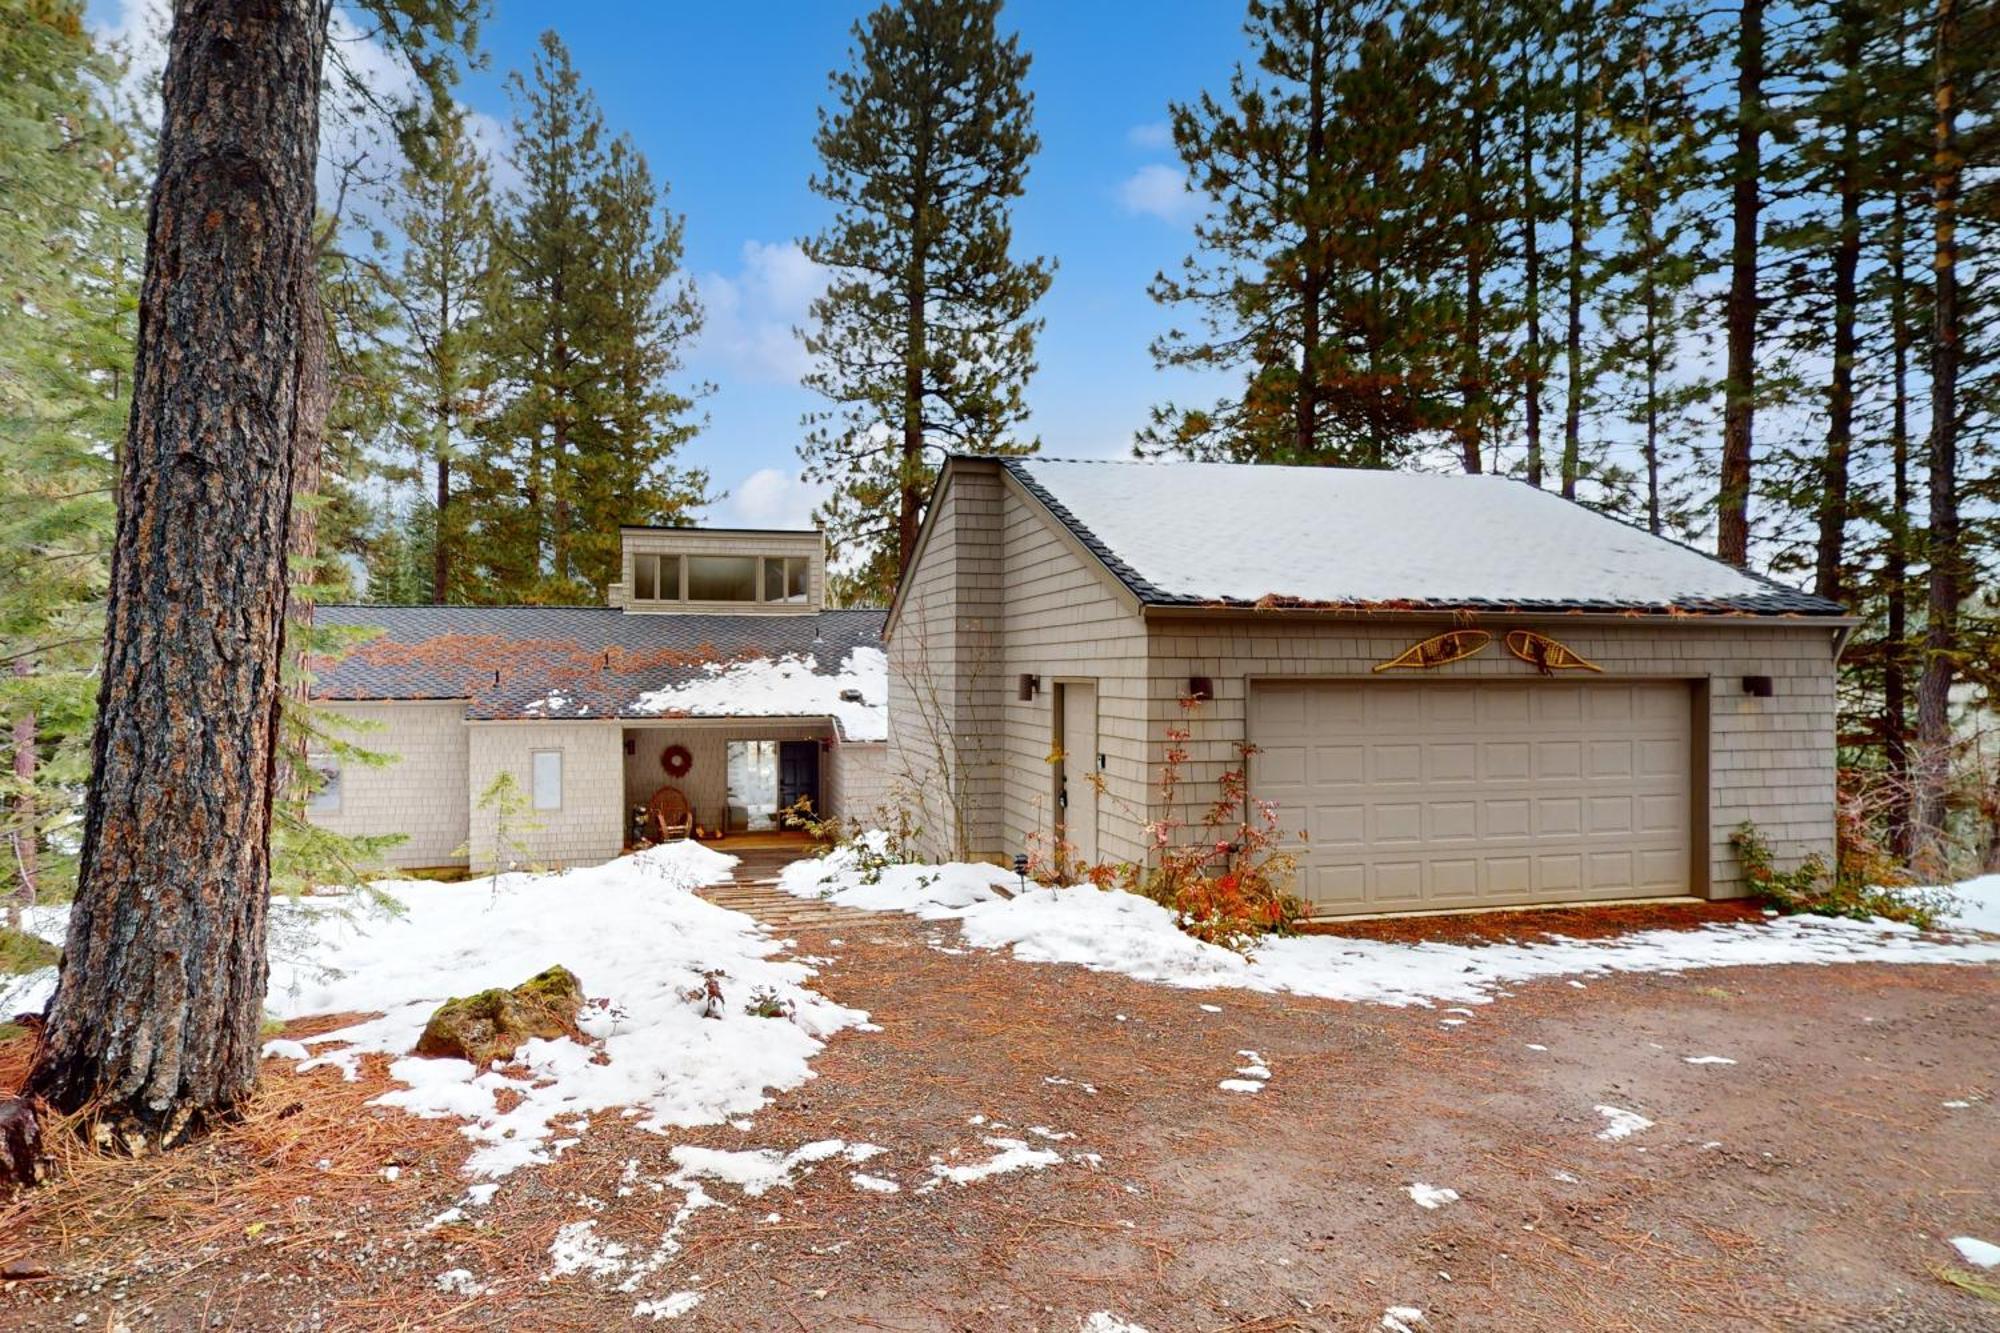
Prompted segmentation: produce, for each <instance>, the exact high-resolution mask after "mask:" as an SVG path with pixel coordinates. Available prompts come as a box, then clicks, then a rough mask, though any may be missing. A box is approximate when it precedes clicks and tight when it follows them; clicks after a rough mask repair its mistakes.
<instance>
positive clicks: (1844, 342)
mask: <svg viewBox="0 0 2000 1333" xmlns="http://www.w3.org/2000/svg"><path fill="white" fill-rule="evenodd" d="M1858 8H1859V7H1858V5H1856V4H1855V3H1854V0H1846V3H1843V4H1842V5H1841V8H1840V28H1841V72H1842V74H1843V75H1845V76H1846V79H1847V80H1849V81H1850V82H1851V81H1852V80H1853V79H1855V78H1856V77H1858V76H1859V74H1860V72H1861V36H1862V29H1861V15H1860V14H1859V12H1858ZM1842 114H1843V115H1845V117H1846V120H1847V123H1846V124H1844V125H1843V126H1841V129H1840V165H1839V168H1838V182H1839V183H1838V189H1839V191H1840V230H1839V232H1838V234H1837V236H1836V239H1835V242H1834V248H1833V377H1832V382H1831V383H1830V384H1829V386H1828V388H1827V396H1826V398H1827V401H1826V407H1827V412H1826V418H1827V425H1826V458H1825V461H1824V464H1823V466H1822V467H1821V470H1820V495H1819V537H1818V540H1817V541H1816V542H1815V544H1814V560H1813V591H1814V592H1816V593H1818V594H1819V595H1820V596H1821V597H1825V598H1827V599H1829V600H1831V601H1836V602H1837V601H1839V600H1840V598H1841V594H1842V592H1843V589H1842V587H1841V569H1842V561H1843V557H1844V556H1845V554H1846V537H1847V519H1848V507H1849V506H1848V495H1847V492H1848V471H1849V464H1850V459H1851V455H1852V453H1853V447H1854V362H1855V358H1856V356H1857V354H1858V351H1859V340H1858V337H1857V332H1856V325H1857V323H1858V322H1859V319H1860V312H1859V309H1858V306H1859V302H1860V297H1859V295H1858V292H1857V286H1858V281H1859V274H1860V270H1861V123H1860V117H1861V110H1860V108H1859V107H1856V106H1853V105H1851V104H1850V105H1847V106H1844V107H1843V108H1842Z"/></svg>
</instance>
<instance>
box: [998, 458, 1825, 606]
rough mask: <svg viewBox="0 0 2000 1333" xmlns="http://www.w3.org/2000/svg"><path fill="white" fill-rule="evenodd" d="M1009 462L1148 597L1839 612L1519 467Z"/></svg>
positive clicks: (1258, 602)
mask: <svg viewBox="0 0 2000 1333" xmlns="http://www.w3.org/2000/svg"><path fill="white" fill-rule="evenodd" d="M1001 461H1002V464H1003V466H1005V467H1006V468H1007V470H1008V472H1009V473H1010V474H1011V475H1012V476H1013V477H1014V479H1015V480H1016V481H1018V482H1019V483H1020V484H1021V485H1022V487H1024V488H1025V489H1026V490H1027V491H1028V493H1029V494H1031V495H1033V496H1034V497H1035V498H1036V499H1037V500H1038V501H1039V502H1040V503H1041V504H1042V505H1043V506H1044V507H1045V508H1046V509H1047V510H1048V511H1049V513H1050V514H1051V515H1053V516H1054V518H1055V519H1056V521H1057V522H1059V523H1061V524H1062V525H1063V526H1065V527H1066V528H1068V529H1069V530H1070V532H1071V533H1072V534H1073V535H1075V537H1076V538H1077V539H1078V540H1079V541H1080V542H1081V543H1082V544H1083V545H1084V546H1085V547H1086V548H1087V549H1088V550H1089V551H1090V552H1091V553H1092V554H1093V555H1095V556H1096V557H1097V559H1098V560H1100V561H1101V562H1102V563H1103V564H1104V566H1105V567H1106V568H1107V569H1108V570H1110V571H1111V573H1112V574H1113V575H1115V576H1116V577H1117V578H1118V579H1119V580H1120V581H1121V582H1122V583H1123V584H1124V585H1125V586H1126V587H1127V588H1128V589H1130V590H1131V592H1132V594H1133V595H1134V596H1135V597H1137V598H1138V599H1139V601H1140V602H1141V603H1143V604H1145V605H1149V606H1246V607H1247V606H1254V607H1273V608H1287V607H1297V608H1325V609H1342V608H1352V609H1365V610H1412V611H1429V610H1477V611H1491V612H1503V611H1527V612H1548V611H1562V612H1571V611H1586V612H1654V613H1668V612H1670V613H1674V614H1690V613H1691V614H1711V615H1756V616H1833V615H1840V614H1842V613H1843V608H1842V607H1841V606H1840V605H1839V604H1838V603H1835V602H1831V601H1828V600H1826V599H1825V598H1822V597H1815V596H1813V595H1812V594H1810V593H1805V592H1801V591H1799V590H1798V589H1796V588H1791V587H1787V586H1786V585H1784V584H1782V583H1779V582H1777V581H1775V580H1773V579H1769V578H1765V577H1763V576H1762V575H1759V574H1755V573H1752V572H1749V571H1747V570H1742V569H1738V568H1736V567H1735V566H1733V565H1728V564H1725V563H1723V562H1722V561H1720V560H1717V559H1715V558H1713V557H1711V556H1709V555H1706V554H1704V553H1703V552H1700V551H1697V550H1695V549H1693V548H1692V547H1688V546H1684V545H1682V544H1680V543H1678V542H1674V541H1669V540H1667V539H1665V538H1661V537H1656V536H1653V535H1652V534H1651V533H1649V532H1646V531H1644V530H1642V529H1640V528H1637V527H1634V526H1632V525H1630V524H1628V523H1625V522H1622V521H1621V520H1619V519H1616V518H1613V517H1610V516H1608V515H1606V514H1602V513H1599V512H1597V511H1595V510H1592V509H1589V508H1586V507H1585V506H1583V505H1580V504H1576V503H1574V502H1572V501H1568V500H1564V499H1562V498H1561V497H1559V496H1556V495H1552V494H1550V493H1549V492H1547V491H1543V490H1539V489H1537V488H1535V487H1531V486H1529V485H1527V484H1526V483H1525V482H1520V481H1515V480H1512V479H1509V478H1505V477H1492V476H1465V475H1458V474H1451V475H1447V474H1436V473H1415V472H1384V471H1368V470H1361V469H1351V468H1312V467H1276V466H1264V465H1252V464H1243V463H1190V462H1164V463H1142V462H1130V461H1112V460H1077V459H1053V458H1040V457H1034V458H1009V459H1004V460H1001Z"/></svg>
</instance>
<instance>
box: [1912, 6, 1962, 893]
mask: <svg viewBox="0 0 2000 1333" xmlns="http://www.w3.org/2000/svg"><path fill="white" fill-rule="evenodd" d="M1936 23H1937V27H1936V43H1937V48H1936V56H1935V76H1934V82H1933V99H1934V103H1935V112H1936V132H1935V139H1934V141H1933V147H1932V159H1931V161H1932V168H1931V169H1932V178H1931V235H1932V268H1933V271H1934V273H1935V281H1936V290H1935V293H1934V295H1933V298H1932V302H1931V321H1932V333H1931V435H1930V459H1929V463H1930V493H1931V494H1930V541H1929V546H1930V550H1929V555H1930V582H1929V587H1928V589H1927V591H1926V596H1925V602H1924V620H1925V626H1924V658H1923V663H1924V665H1923V674H1922V676H1920V677H1919V678H1918V680H1917V780H1916V818H1915V820H1914V823H1915V833H1916V847H1915V857H1914V860H1915V862H1916V864H1917V866H1918V868H1919V870H1920V871H1921V872H1923V873H1927V874H1939V873H1942V872H1943V871H1944V869H1945V859H1946V858H1945V815H1946V797H1947V795H1948V793H1949V788H1950V783H1951V758H1952V734H1951V682H1952V676H1953V674H1954V673H1953V670H1952V658H1953V655H1954V654H1955V653H1956V652H1957V650H1958V602H1959V566H1960V562H1961V559H1962V552H1961V551H1960V549H1959V515H1958V360H1959V347H1958V340H1959V327H1958V323H1959V312H1958V196H1959V179H1960V174H1961V169H1962V164H1961V162H1960V160H1959V155H1958V153H1959V150H1958V128H1957V122H1958V107H1957V105H1956V99H1957V95H1958V87H1957V83H1956V70H1955V64H1956V60H1957V54H1958V53H1957V45H1958V0H1937V19H1936Z"/></svg>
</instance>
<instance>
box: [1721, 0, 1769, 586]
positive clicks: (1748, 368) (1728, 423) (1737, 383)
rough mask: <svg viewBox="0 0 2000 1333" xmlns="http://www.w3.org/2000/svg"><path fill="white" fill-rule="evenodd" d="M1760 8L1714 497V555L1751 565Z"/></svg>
mask: <svg viewBox="0 0 2000 1333" xmlns="http://www.w3.org/2000/svg"><path fill="white" fill-rule="evenodd" d="M1764 3H1765V0H1743V8H1742V12H1741V14H1740V16H1739V18H1738V25H1737V48H1736V155H1735V160H1734V162H1733V163H1732V165H1731V173H1732V175H1733V176H1734V178H1735V179H1734V181H1733V182H1732V184H1731V189H1730V213H1731V222H1730V227H1731V233H1730V244H1729V302H1728V305H1727V307H1726V309H1725V313H1724V316H1723V322H1724V324H1725V326H1726V331H1727V335H1728V340H1729V352H1728V357H1729V362H1728V371H1727V376H1728V378H1727V380H1726V381H1725V382H1724V385H1723V408H1722V485H1721V489H1720V491H1719V492H1718V494H1717V497H1716V524H1715V553H1716V554H1717V555H1719V556H1721V557H1722V558H1723V559H1724V560H1727V561H1729V562H1730V563H1731V564H1733V565H1747V564H1749V563H1750V455H1751V442H1752V431H1753V426H1754V416H1755V404H1756V393H1757V217H1758V210H1759V200H1758V191H1759V186H1760V185H1761V184H1762V176H1763V166H1762V158H1761V153H1762V143H1763V121H1764V112H1763V99H1764Z"/></svg>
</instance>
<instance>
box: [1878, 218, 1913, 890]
mask: <svg viewBox="0 0 2000 1333" xmlns="http://www.w3.org/2000/svg"><path fill="white" fill-rule="evenodd" d="M1908 211H1909V210H1908V204H1907V203H1906V202H1905V199H1904V191H1903V188H1902V187H1901V186H1900V185H1898V187H1897V189H1896V197H1895V201H1894V205H1893V207H1892V209H1891V214H1890V216H1891V221H1890V230H1889V267H1890V274H1891V276H1890V282H1889V324H1890V361H1891V366H1892V370H1891V381H1892V389H1891V397H1890V415H1889V467H1890V506H1889V507H1890V513H1889V515H1888V518H1887V521H1886V524H1885V526H1886V527H1887V528H1888V541H1887V543H1886V547H1885V551H1884V554H1883V569H1882V579H1883V582H1884V583H1885V584H1886V585H1887V596H1886V601H1887V603H1888V606H1887V609H1886V616H1887V624H1886V626H1885V627H1884V630H1883V643H1882V741H1883V746H1884V757H1885V759H1886V760H1887V762H1888V765H1889V772H1890V774H1891V775H1892V776H1893V777H1894V778H1895V780H1896V787H1895V790H1896V792H1897V797H1896V804H1895V808H1894V810H1893V811H1892V812H1891V814H1890V827H1891V830H1892V832H1893V836H1894V845H1895V847H1896V850H1897V851H1899V852H1901V853H1902V854H1903V855H1904V856H1906V857H1907V856H1908V855H1909V854H1910V850H1911V845H1912V843H1911V838H1910V800H1909V792H1910V779H1911V773H1910V731H1909V727H1910V699H1909V676H1908V670H1907V667H1906V665H1905V663H1906V661H1907V654H1908V651H1909V635H1910V628H1909V615H1910V612H1909V606H1910V387H1909V383H1910V322H1909V320H1910V312H1909V278H1908V270H1907V268H1906V267H1905V260H1906V258H1907V253H1908V252H1907V251H1906V249H1905V242H1906V240H1907V228H1908Z"/></svg>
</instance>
